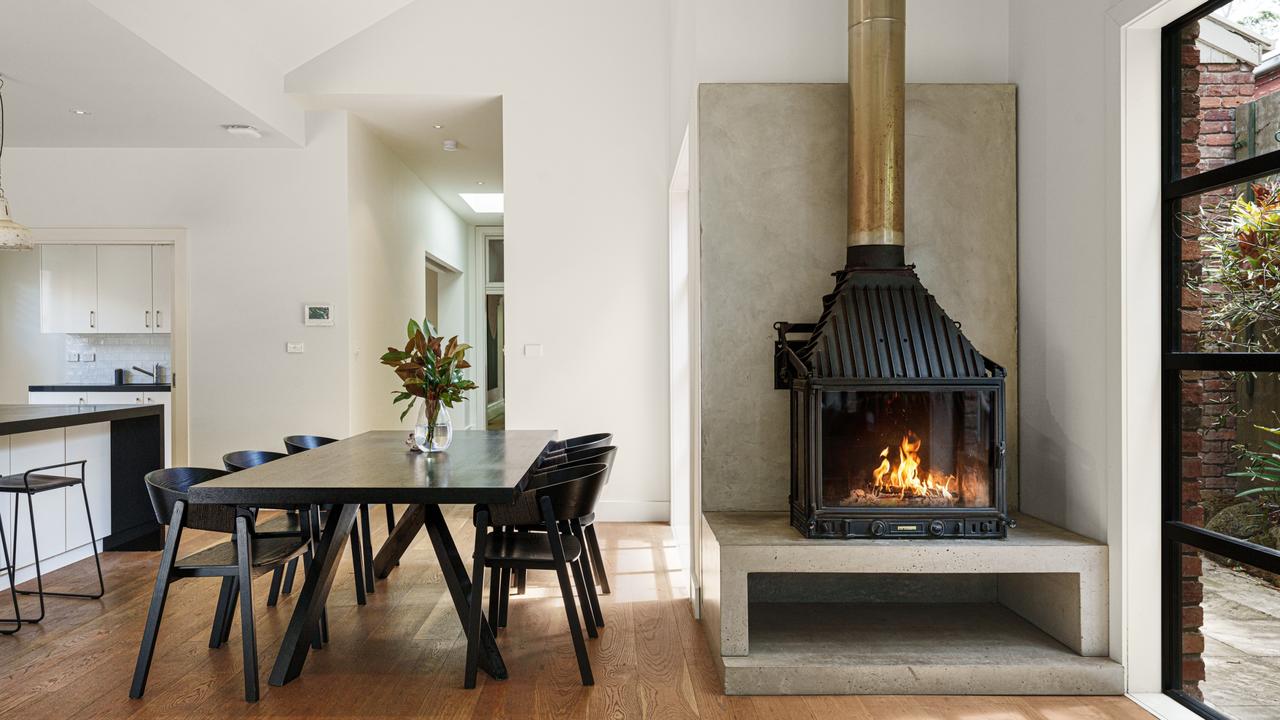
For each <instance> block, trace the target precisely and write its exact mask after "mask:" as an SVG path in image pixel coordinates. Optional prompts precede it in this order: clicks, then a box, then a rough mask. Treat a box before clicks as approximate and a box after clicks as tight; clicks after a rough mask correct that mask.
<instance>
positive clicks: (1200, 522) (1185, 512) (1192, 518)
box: [1182, 460, 1204, 602]
mask: <svg viewBox="0 0 1280 720" xmlns="http://www.w3.org/2000/svg"><path fill="white" fill-rule="evenodd" d="M1183 462H1184V463H1185V462H1186V460H1183ZM1182 522H1184V523H1186V524H1188V525H1195V526H1196V527H1204V508H1202V507H1200V506H1199V505H1197V506H1195V507H1189V508H1183V509H1182ZM1196 585H1197V587H1198V586H1199V583H1196ZM1196 602H1200V597H1199V596H1198V595H1197V596H1196Z"/></svg>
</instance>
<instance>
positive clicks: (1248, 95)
mask: <svg viewBox="0 0 1280 720" xmlns="http://www.w3.org/2000/svg"><path fill="white" fill-rule="evenodd" d="M1195 41H1196V36H1195V34H1194V33H1189V34H1187V35H1186V36H1184V38H1183V44H1182V48H1181V58H1182V103H1181V104H1182V149H1181V155H1182V167H1183V173H1184V174H1192V173H1195V172H1204V171H1206V170H1212V169H1214V168H1218V167H1222V166H1224V165H1227V164H1229V163H1231V162H1234V161H1235V159H1236V148H1235V137H1236V135H1235V108H1236V107H1237V106H1238V105H1240V104H1241V103H1244V102H1248V101H1249V100H1251V99H1253V95H1254V90H1255V88H1254V79H1253V73H1252V67H1250V66H1248V65H1246V64H1244V63H1201V62H1200V52H1199V50H1198V49H1197V48H1196V45H1195ZM1231 192H1232V191H1231V190H1230V189H1227V190H1223V191H1219V192H1218V193H1206V194H1205V195H1202V196H1199V197H1195V198H1188V199H1187V200H1186V201H1184V203H1183V208H1182V209H1183V211H1184V212H1185V213H1187V214H1188V216H1189V218H1193V217H1194V216H1195V214H1196V213H1197V211H1198V210H1199V208H1200V207H1201V206H1202V205H1210V204H1213V203H1215V202H1217V201H1218V200H1220V199H1222V198H1224V197H1226V196H1228V195H1230V194H1231ZM1181 230H1182V233H1181V234H1182V237H1183V238H1184V240H1183V242H1182V250H1181V260H1182V271H1183V276H1184V278H1185V279H1186V280H1197V279H1199V278H1200V277H1201V276H1202V274H1203V269H1204V263H1205V260H1206V258H1205V255H1206V253H1205V250H1204V248H1203V246H1202V245H1201V243H1200V241H1199V240H1198V237H1199V234H1200V233H1199V228H1198V227H1197V226H1196V223H1195V222H1194V220H1192V219H1188V220H1187V221H1184V222H1183V224H1182V228H1181ZM1187 284H1188V283H1186V282H1184V283H1183V290H1182V297H1181V309H1182V312H1181V320H1180V322H1181V326H1182V330H1183V331H1184V333H1185V335H1184V336H1183V341H1182V349H1183V350H1196V349H1198V347H1197V345H1198V342H1197V341H1198V340H1199V339H1200V338H1201V337H1202V332H1203V319H1202V315H1201V311H1202V309H1203V307H1204V305H1205V303H1206V301H1208V302H1211V301H1212V298H1211V297H1209V298H1206V297H1203V296H1202V295H1201V294H1200V293H1199V292H1197V291H1195V290H1192V289H1188V288H1187ZM1208 292H1212V289H1211V288H1210V289H1208ZM1182 377H1183V385H1182V406H1181V409H1180V415H1181V422H1182V429H1183V432H1182V457H1181V460H1182V468H1181V470H1182V519H1183V521H1184V522H1187V523H1190V524H1193V525H1204V524H1205V522H1206V521H1207V520H1208V518H1207V517H1206V516H1205V515H1206V513H1205V504H1206V503H1207V504H1208V505H1209V507H1210V508H1216V507H1219V504H1218V503H1220V502H1221V501H1222V500H1223V499H1225V498H1224V496H1229V495H1234V493H1235V481H1234V479H1233V478H1230V477H1228V476H1227V473H1229V472H1232V471H1233V470H1234V469H1235V467H1234V460H1233V458H1232V455H1231V446H1232V445H1234V444H1235V418H1234V417H1232V416H1230V414H1229V413H1228V412H1227V410H1228V408H1229V407H1230V405H1231V404H1232V400H1233V393H1234V385H1233V383H1232V381H1231V379H1230V378H1229V376H1227V375H1226V374H1224V373H1217V372H1187V373H1183V376H1182ZM1201 572H1202V568H1201V558H1200V555H1199V553H1198V552H1195V551H1190V552H1187V553H1185V554H1184V555H1183V557H1182V606H1183V611H1182V653H1183V654H1182V680H1183V690H1184V691H1185V692H1187V693H1188V694H1190V695H1192V696H1194V697H1197V698H1199V697H1201V693H1200V682H1201V681H1203V680H1204V677H1205V666H1204V661H1203V660H1202V659H1201V655H1200V653H1201V652H1203V650H1204V636H1203V635H1202V634H1201V633H1200V627H1201V624H1202V623H1203V620H1204V612H1203V610H1202V609H1201V607H1200V602H1201V599H1202V597H1203V594H1204V590H1203V586H1202V585H1201V583H1200V576H1201Z"/></svg>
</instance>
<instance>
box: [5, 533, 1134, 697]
mask: <svg viewBox="0 0 1280 720" xmlns="http://www.w3.org/2000/svg"><path fill="white" fill-rule="evenodd" d="M447 516H448V517H449V520H450V524H451V526H452V527H453V528H454V537H455V538H456V539H457V541H458V545H459V547H460V548H463V549H464V551H465V549H466V548H470V547H471V539H470V538H471V530H470V527H469V523H468V517H469V515H468V513H467V512H466V510H465V509H464V508H453V509H452V510H451V511H449V512H448V513H447ZM374 525H375V528H374V531H375V539H374V542H375V545H378V544H380V543H381V538H382V537H385V535H386V528H385V526H384V525H382V524H381V523H380V522H375V523H374ZM190 535H191V537H189V538H188V539H187V540H186V541H184V546H185V545H190V546H191V547H192V548H195V547H198V546H199V545H200V544H201V543H202V542H203V543H207V542H208V541H209V536H203V537H201V536H200V535H199V534H198V533H195V532H192V533H190ZM600 537H601V542H602V543H603V544H604V553H605V558H606V561H607V563H608V566H609V567H608V569H609V577H610V580H611V582H612V583H613V590H614V593H613V594H612V595H607V596H603V597H602V601H603V602H602V605H603V609H604V614H605V621H606V623H607V625H608V626H607V627H606V628H604V629H603V630H602V631H601V637H600V639H599V640H594V641H591V642H590V643H589V647H590V650H591V658H592V664H593V667H594V670H595V676H596V685H595V687H592V688H584V687H582V686H581V685H580V684H579V682H578V672H577V667H576V665H575V662H574V656H573V649H572V646H571V644H570V641H569V636H568V632H567V629H566V627H565V623H564V614H563V613H564V611H563V608H562V607H561V606H560V602H559V599H558V591H557V590H556V589H555V580H554V576H553V575H551V574H549V573H531V574H530V577H529V579H530V588H529V594H528V596H525V597H513V598H512V601H511V607H510V628H509V629H506V630H503V631H501V632H500V634H499V635H498V644H499V647H500V648H501V649H502V652H503V655H504V657H505V659H506V663H507V667H508V669H509V671H510V674H511V677H510V679H508V680H505V681H494V680H490V679H488V678H487V676H485V675H484V674H483V673H481V675H480V681H479V682H480V684H479V687H477V689H475V690H463V689H462V672H463V659H464V654H465V643H464V641H463V639H462V636H461V628H460V626H459V624H458V620H457V617H456V616H455V614H454V610H453V606H452V604H451V603H450V602H449V599H448V597H447V596H446V595H445V592H444V587H443V585H442V582H441V578H440V573H439V570H438V569H437V568H436V565H435V559H434V556H433V555H432V554H431V550H430V545H429V544H428V543H427V542H426V539H425V537H419V539H418V541H417V542H416V543H415V544H414V546H413V548H411V549H410V551H409V552H408V553H407V554H406V555H405V557H404V560H403V564H402V565H401V567H400V568H398V569H397V570H396V571H395V572H394V573H393V574H392V575H391V577H390V578H388V579H387V580H386V581H379V582H378V585H377V592H376V593H375V594H373V595H371V596H369V604H368V605H367V606H366V607H363V608H357V606H356V604H355V597H354V590H353V587H352V573H351V569H350V565H349V564H344V566H343V568H342V569H341V570H340V571H339V573H338V578H337V581H336V582H335V584H334V589H333V592H332V594H331V595H330V598H329V627H330V643H329V645H327V646H325V648H324V649H323V650H320V651H316V652H312V653H311V655H310V656H309V658H308V660H307V666H306V668H305V669H304V670H303V673H302V677H301V678H299V679H298V680H296V681H294V682H293V683H290V684H289V685H288V686H286V687H283V688H275V687H270V686H269V685H267V683H266V673H267V669H268V668H270V667H271V663H272V662H273V661H274V660H275V655H276V650H277V648H278V642H279V638H280V635H281V633H282V632H283V631H284V628H285V626H286V625H287V622H288V618H289V612H290V611H291V610H292V607H293V597H294V596H293V595H289V596H282V598H281V602H280V605H279V606H278V607H276V608H267V607H266V605H265V603H266V600H265V598H266V595H267V585H268V582H269V577H265V576H264V577H263V578H261V579H260V580H259V582H258V583H256V585H255V588H254V591H255V596H256V598H257V602H256V603H255V607H254V609H255V613H256V616H257V619H258V623H257V625H258V652H259V655H260V664H261V667H262V668H263V676H262V689H263V695H262V699H261V701H259V702H258V703H256V704H249V703H245V702H244V700H243V696H242V693H243V686H242V683H241V664H240V650H239V642H240V637H239V620H238V617H237V623H236V625H235V626H234V627H233V629H232V633H231V641H230V643H229V645H226V646H223V648H221V649H219V650H210V649H209V648H208V647H207V643H208V636H209V625H210V621H211V618H212V614H213V608H214V604H215V602H216V600H217V590H218V585H217V581H216V580H207V581H206V580H188V581H184V582H181V583H178V584H177V585H175V586H174V587H173V590H172V592H171V594H170V599H169V603H168V607H167V608H166V612H165V619H164V623H163V624H162V625H161V628H160V639H159V644H158V647H157V654H156V660H155V663H154V665H153V667H152V671H151V678H150V681H149V683H148V686H147V693H146V697H145V698H144V699H143V700H136V701H135V700H130V699H129V698H128V690H129V680H130V678H131V676H132V672H133V663H134V659H135V657H136V654H137V651H138V640H139V637H140V636H141V632H142V624H143V619H144V616H145V613H146V608H147V600H148V598H149V595H150V593H151V589H152V584H153V582H154V579H155V565H156V561H157V555H158V554H153V553H109V554H106V555H104V570H105V572H106V576H107V595H106V596H105V597H104V598H103V599H102V600H100V601H71V600H59V599H52V600H50V601H49V602H50V609H49V617H48V619H46V621H45V622H44V623H42V624H41V625H39V626H28V627H25V628H23V630H22V631H21V632H20V633H18V634H17V635H15V636H11V637H0V717H14V718H19V717H20V718H24V720H36V719H40V718H57V719H59V720H61V719H62V718H71V717H74V718H77V720H82V719H87V718H179V717H181V718H204V717H218V718H227V717H242V716H244V717H280V718H285V717H289V718H305V717H322V718H337V717H382V718H392V717H430V718H458V719H467V718H474V719H476V720H488V719H489V718H554V719H555V720H561V719H569V718H591V719H592V720H594V719H596V718H611V719H612V718H616V719H619V720H621V719H624V718H734V719H737V718H740V719H742V720H778V719H781V718H796V719H798V720H829V719H832V718H841V719H846V718H847V719H851V720H864V719H871V718H877V719H878V718H886V719H888V720H907V719H909V718H910V719H914V718H955V719H957V720H959V719H964V720H977V719H979V718H981V719H995V720H1017V719H1020V718H1036V719H1038V720H1064V719H1066V718H1089V719H1100V718H1146V717H1150V716H1149V715H1147V714H1146V713H1145V712H1143V711H1142V710H1141V709H1140V708H1138V706H1137V705H1135V704H1133V703H1132V702H1130V701H1129V700H1127V699H1125V698H1114V697H1108V698H1059V697H865V696H864V697H725V696H723V695H721V694H720V693H719V691H718V689H717V688H718V684H717V680H716V671H715V667H714V665H713V664H712V659H711V657H710V654H709V652H708V650H707V647H706V642H705V640H704V639H703V637H702V634H701V632H700V630H699V628H698V625H697V621H695V620H694V619H693V618H692V616H691V615H690V613H689V611H688V604H687V601H686V600H685V599H684V598H685V597H686V593H685V588H684V587H682V586H681V585H680V583H681V582H682V581H681V580H680V572H679V567H678V565H677V564H676V562H675V561H676V556H675V551H674V547H673V545H672V543H671V541H670V539H669V536H668V533H667V528H666V527H665V526H662V525H651V524H618V525H613V524H604V525H601V526H600ZM346 562H347V563H349V555H348V556H347V559H346ZM92 573H93V563H92V560H88V561H85V562H80V563H77V564H75V565H73V566H71V567H68V568H64V569H63V570H60V571H58V572H55V573H51V574H50V576H49V578H48V583H47V586H48V587H51V588H53V589H58V588H61V587H67V586H68V585H73V584H74V585H78V584H84V583H88V582H90V581H91V579H92ZM295 593H296V589H295ZM27 601H28V602H30V599H27ZM8 602H9V599H8V596H7V594H0V607H5V606H6V605H5V604H7V603H8Z"/></svg>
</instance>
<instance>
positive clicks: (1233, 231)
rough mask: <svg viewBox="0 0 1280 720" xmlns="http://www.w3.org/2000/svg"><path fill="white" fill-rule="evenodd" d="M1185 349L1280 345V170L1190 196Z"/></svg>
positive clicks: (1185, 226)
mask: <svg viewBox="0 0 1280 720" xmlns="http://www.w3.org/2000/svg"><path fill="white" fill-rule="evenodd" d="M1176 225H1177V227H1176V230H1177V232H1178V237H1179V248H1178V255H1177V257H1178V264H1179V265H1178V269H1179V271H1180V272H1179V275H1180V288H1179V289H1180V293H1179V295H1178V296H1177V298H1176V299H1175V301H1176V302H1177V303H1178V304H1179V307H1178V312H1179V323H1178V325H1179V327H1178V331H1179V332H1180V333H1181V343H1180V349H1181V350H1183V351H1186V352H1276V351H1280V175H1272V176H1269V177H1265V178H1261V179H1259V180H1258V181H1256V182H1254V183H1249V184H1247V185H1243V186H1239V187H1234V188H1224V189H1223V190H1218V191H1214V192H1212V193H1205V194H1203V195H1196V196H1193V197H1188V198H1185V199H1184V200H1183V201H1182V207H1181V208H1180V213H1179V216H1178V218H1177V223H1176Z"/></svg>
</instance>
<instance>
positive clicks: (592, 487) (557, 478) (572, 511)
mask: <svg viewBox="0 0 1280 720" xmlns="http://www.w3.org/2000/svg"><path fill="white" fill-rule="evenodd" d="M608 471H609V466H607V465H604V464H601V463H593V464H588V465H578V466H576V467H571V468H557V469H555V470H552V471H551V472H549V473H547V476H548V477H547V478H546V479H547V484H545V485H543V486H542V487H539V488H536V489H534V491H533V492H534V496H535V497H537V498H538V504H539V506H541V505H542V503H543V502H544V499H549V500H550V501H551V512H552V514H554V515H555V519H556V520H557V521H559V520H573V519H574V518H580V517H582V516H584V515H590V514H591V513H592V512H593V511H594V510H595V507H596V498H598V497H599V496H600V490H601V489H602V488H603V487H604V476H605V473H607V472H608Z"/></svg>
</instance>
